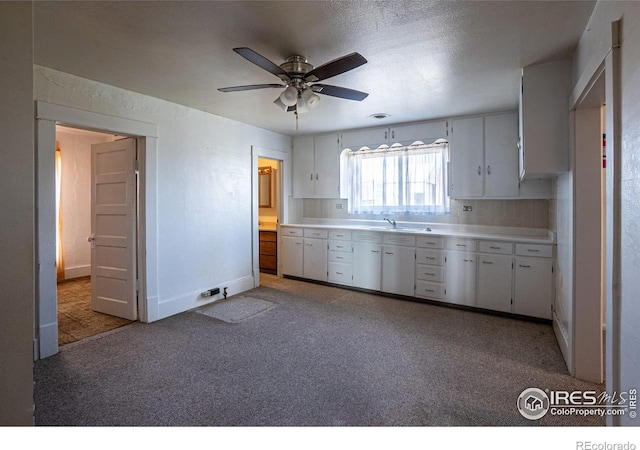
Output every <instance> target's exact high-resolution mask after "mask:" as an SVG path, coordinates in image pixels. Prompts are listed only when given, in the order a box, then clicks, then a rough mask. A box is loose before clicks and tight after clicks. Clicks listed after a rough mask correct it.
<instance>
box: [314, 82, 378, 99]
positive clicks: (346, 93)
mask: <svg viewBox="0 0 640 450" xmlns="http://www.w3.org/2000/svg"><path fill="white" fill-rule="evenodd" d="M311 90H312V91H313V92H317V93H318V94H324V95H330V96H331V97H339V98H346V99H347V100H356V101H359V102H361V101H362V100H364V99H365V98H367V96H368V95H369V94H367V93H366V92H361V91H356V90H355V89H347V88H343V87H339V86H331V85H329V84H314V85H313V86H311Z"/></svg>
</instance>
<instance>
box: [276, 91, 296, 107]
mask: <svg viewBox="0 0 640 450" xmlns="http://www.w3.org/2000/svg"><path fill="white" fill-rule="evenodd" d="M280 101H281V102H282V103H284V104H285V105H287V106H293V105H295V104H296V102H297V101H298V90H297V89H296V88H295V87H293V86H289V87H288V88H286V89H285V90H284V91H282V94H280Z"/></svg>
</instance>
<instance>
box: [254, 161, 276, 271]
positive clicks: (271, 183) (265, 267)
mask: <svg viewBox="0 0 640 450" xmlns="http://www.w3.org/2000/svg"><path fill="white" fill-rule="evenodd" d="M279 174H280V161H278V160H275V159H270V158H262V157H259V158H258V230H259V234H260V239H259V242H260V257H259V267H260V272H261V273H269V274H273V275H275V274H277V273H278V211H279V207H280V205H279V203H280V196H279V194H278V192H279V189H280V184H279V182H278V177H279Z"/></svg>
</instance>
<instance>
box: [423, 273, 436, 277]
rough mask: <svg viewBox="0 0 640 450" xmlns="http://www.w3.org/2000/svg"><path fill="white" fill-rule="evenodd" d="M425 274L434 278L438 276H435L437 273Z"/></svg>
mask: <svg viewBox="0 0 640 450" xmlns="http://www.w3.org/2000/svg"><path fill="white" fill-rule="evenodd" d="M424 274H425V275H430V276H432V277H435V276H436V274H435V273H429V272H425V273H424Z"/></svg>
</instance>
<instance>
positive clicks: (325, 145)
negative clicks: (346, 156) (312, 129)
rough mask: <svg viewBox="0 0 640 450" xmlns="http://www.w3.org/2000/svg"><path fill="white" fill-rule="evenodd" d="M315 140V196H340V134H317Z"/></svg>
mask: <svg viewBox="0 0 640 450" xmlns="http://www.w3.org/2000/svg"><path fill="white" fill-rule="evenodd" d="M314 141H315V157H314V163H315V175H314V178H315V195H314V196H315V197H318V198H338V197H339V196H340V195H339V189H338V188H339V181H338V180H339V179H340V160H339V153H338V135H337V134H327V135H322V136H316V137H315V138H314Z"/></svg>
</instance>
